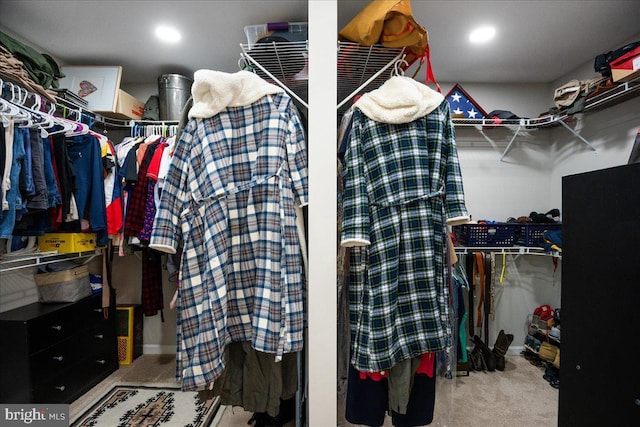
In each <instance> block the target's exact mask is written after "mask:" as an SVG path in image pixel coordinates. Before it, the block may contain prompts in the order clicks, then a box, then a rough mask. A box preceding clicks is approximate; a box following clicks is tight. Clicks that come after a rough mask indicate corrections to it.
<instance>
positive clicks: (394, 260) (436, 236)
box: [341, 101, 467, 372]
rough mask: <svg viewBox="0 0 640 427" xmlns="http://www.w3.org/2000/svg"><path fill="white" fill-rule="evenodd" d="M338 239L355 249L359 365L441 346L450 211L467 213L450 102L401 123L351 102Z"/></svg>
mask: <svg viewBox="0 0 640 427" xmlns="http://www.w3.org/2000/svg"><path fill="white" fill-rule="evenodd" d="M345 163H346V171H345V176H344V185H345V188H344V196H343V197H344V200H343V220H342V236H341V239H342V244H343V245H348V246H349V245H356V246H364V247H362V248H360V249H359V250H358V251H353V252H352V258H351V268H352V271H351V274H350V281H351V283H350V323H351V331H352V360H351V362H352V364H353V365H354V366H355V368H356V369H358V370H359V371H363V372H372V371H383V370H386V369H389V368H391V367H392V366H394V365H395V364H396V363H397V362H400V361H402V360H404V359H408V358H411V357H416V356H420V355H421V354H423V353H426V352H431V351H438V350H441V349H443V348H445V346H446V345H447V340H448V339H449V335H448V333H447V327H448V323H449V321H448V305H447V301H448V287H447V286H446V281H445V276H444V271H445V247H446V246H445V242H446V240H445V237H446V234H445V232H446V217H457V216H463V215H466V214H467V212H466V207H465V204H464V193H463V187H462V176H461V173H460V165H459V163H458V157H457V150H456V146H455V135H454V130H453V125H452V123H451V119H450V113H449V106H448V104H447V102H446V101H444V102H443V103H442V104H441V105H440V106H439V107H438V108H436V109H435V110H434V111H432V112H431V113H430V114H428V115H427V116H425V117H423V118H421V119H419V120H416V121H413V122H411V123H405V124H385V123H377V122H374V121H373V120H371V119H369V118H368V117H366V116H365V115H364V114H362V112H361V111H359V110H356V111H355V113H354V117H353V126H352V129H351V134H350V142H349V146H348V148H347V152H346V155H345Z"/></svg>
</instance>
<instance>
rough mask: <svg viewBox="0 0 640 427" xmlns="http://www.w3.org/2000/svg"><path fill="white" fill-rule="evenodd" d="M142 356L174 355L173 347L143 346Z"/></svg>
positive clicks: (174, 348)
mask: <svg viewBox="0 0 640 427" xmlns="http://www.w3.org/2000/svg"><path fill="white" fill-rule="evenodd" d="M142 354H176V346H175V345H160V344H144V345H143V346H142Z"/></svg>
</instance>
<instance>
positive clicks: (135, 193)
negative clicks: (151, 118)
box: [124, 142, 159, 237]
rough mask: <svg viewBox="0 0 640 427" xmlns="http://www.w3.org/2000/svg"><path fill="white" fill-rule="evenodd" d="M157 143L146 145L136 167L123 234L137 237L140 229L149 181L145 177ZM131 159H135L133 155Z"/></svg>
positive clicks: (142, 222)
mask: <svg viewBox="0 0 640 427" xmlns="http://www.w3.org/2000/svg"><path fill="white" fill-rule="evenodd" d="M158 144H159V143H158V142H154V143H152V144H150V145H149V146H148V147H147V150H146V152H145V154H144V157H143V159H142V162H141V163H140V167H139V168H138V182H137V183H136V184H135V185H134V186H133V189H132V191H131V193H130V195H129V200H128V202H127V214H126V218H125V222H124V234H125V235H127V236H135V237H138V234H139V233H140V231H141V230H142V226H143V224H144V218H145V212H146V209H147V207H146V204H147V190H148V181H149V178H148V177H147V170H148V168H149V164H150V163H151V159H152V158H153V152H154V151H155V149H156V147H157V146H158ZM133 159H135V157H134V158H133ZM133 159H132V160H133ZM130 161H131V160H130Z"/></svg>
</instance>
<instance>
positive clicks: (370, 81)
mask: <svg viewBox="0 0 640 427" xmlns="http://www.w3.org/2000/svg"><path fill="white" fill-rule="evenodd" d="M403 58H404V48H389V47H385V46H382V45H377V44H376V45H373V46H361V45H359V44H357V43H353V42H343V41H341V42H338V112H339V113H343V112H344V111H346V110H347V109H348V108H349V104H348V101H350V100H351V99H352V98H353V97H354V96H356V95H358V94H362V93H366V92H370V91H372V90H374V89H377V88H378V87H379V86H380V85H382V84H383V83H384V82H385V81H387V80H388V79H389V77H391V75H392V73H393V72H394V70H393V68H392V66H393V65H394V64H395V63H396V62H397V61H399V60H401V59H403ZM390 68H391V70H389V69H390Z"/></svg>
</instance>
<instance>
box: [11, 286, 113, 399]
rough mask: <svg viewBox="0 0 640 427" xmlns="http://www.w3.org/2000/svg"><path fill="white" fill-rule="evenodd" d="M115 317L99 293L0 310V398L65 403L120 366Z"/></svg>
mask: <svg viewBox="0 0 640 427" xmlns="http://www.w3.org/2000/svg"><path fill="white" fill-rule="evenodd" d="M112 301H114V299H112ZM115 320H116V314H115V305H112V307H111V308H110V309H109V316H108V318H107V319H105V318H104V316H103V314H102V298H101V296H100V295H93V296H90V297H87V298H84V299H82V300H80V301H78V302H75V303H66V304H41V303H35V304H29V305H26V306H24V307H20V308H17V309H15V310H10V311H7V312H4V313H0V342H2V351H0V402H3V403H62V402H66V403H69V402H72V401H73V400H75V399H76V398H78V397H79V396H80V395H82V394H83V393H84V392H85V391H87V390H88V389H90V388H91V387H93V386H95V385H96V384H97V383H98V382H100V381H101V380H102V379H104V378H106V377H107V376H108V375H109V374H110V373H112V372H113V371H115V370H116V369H118V350H117V341H116V323H115Z"/></svg>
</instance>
